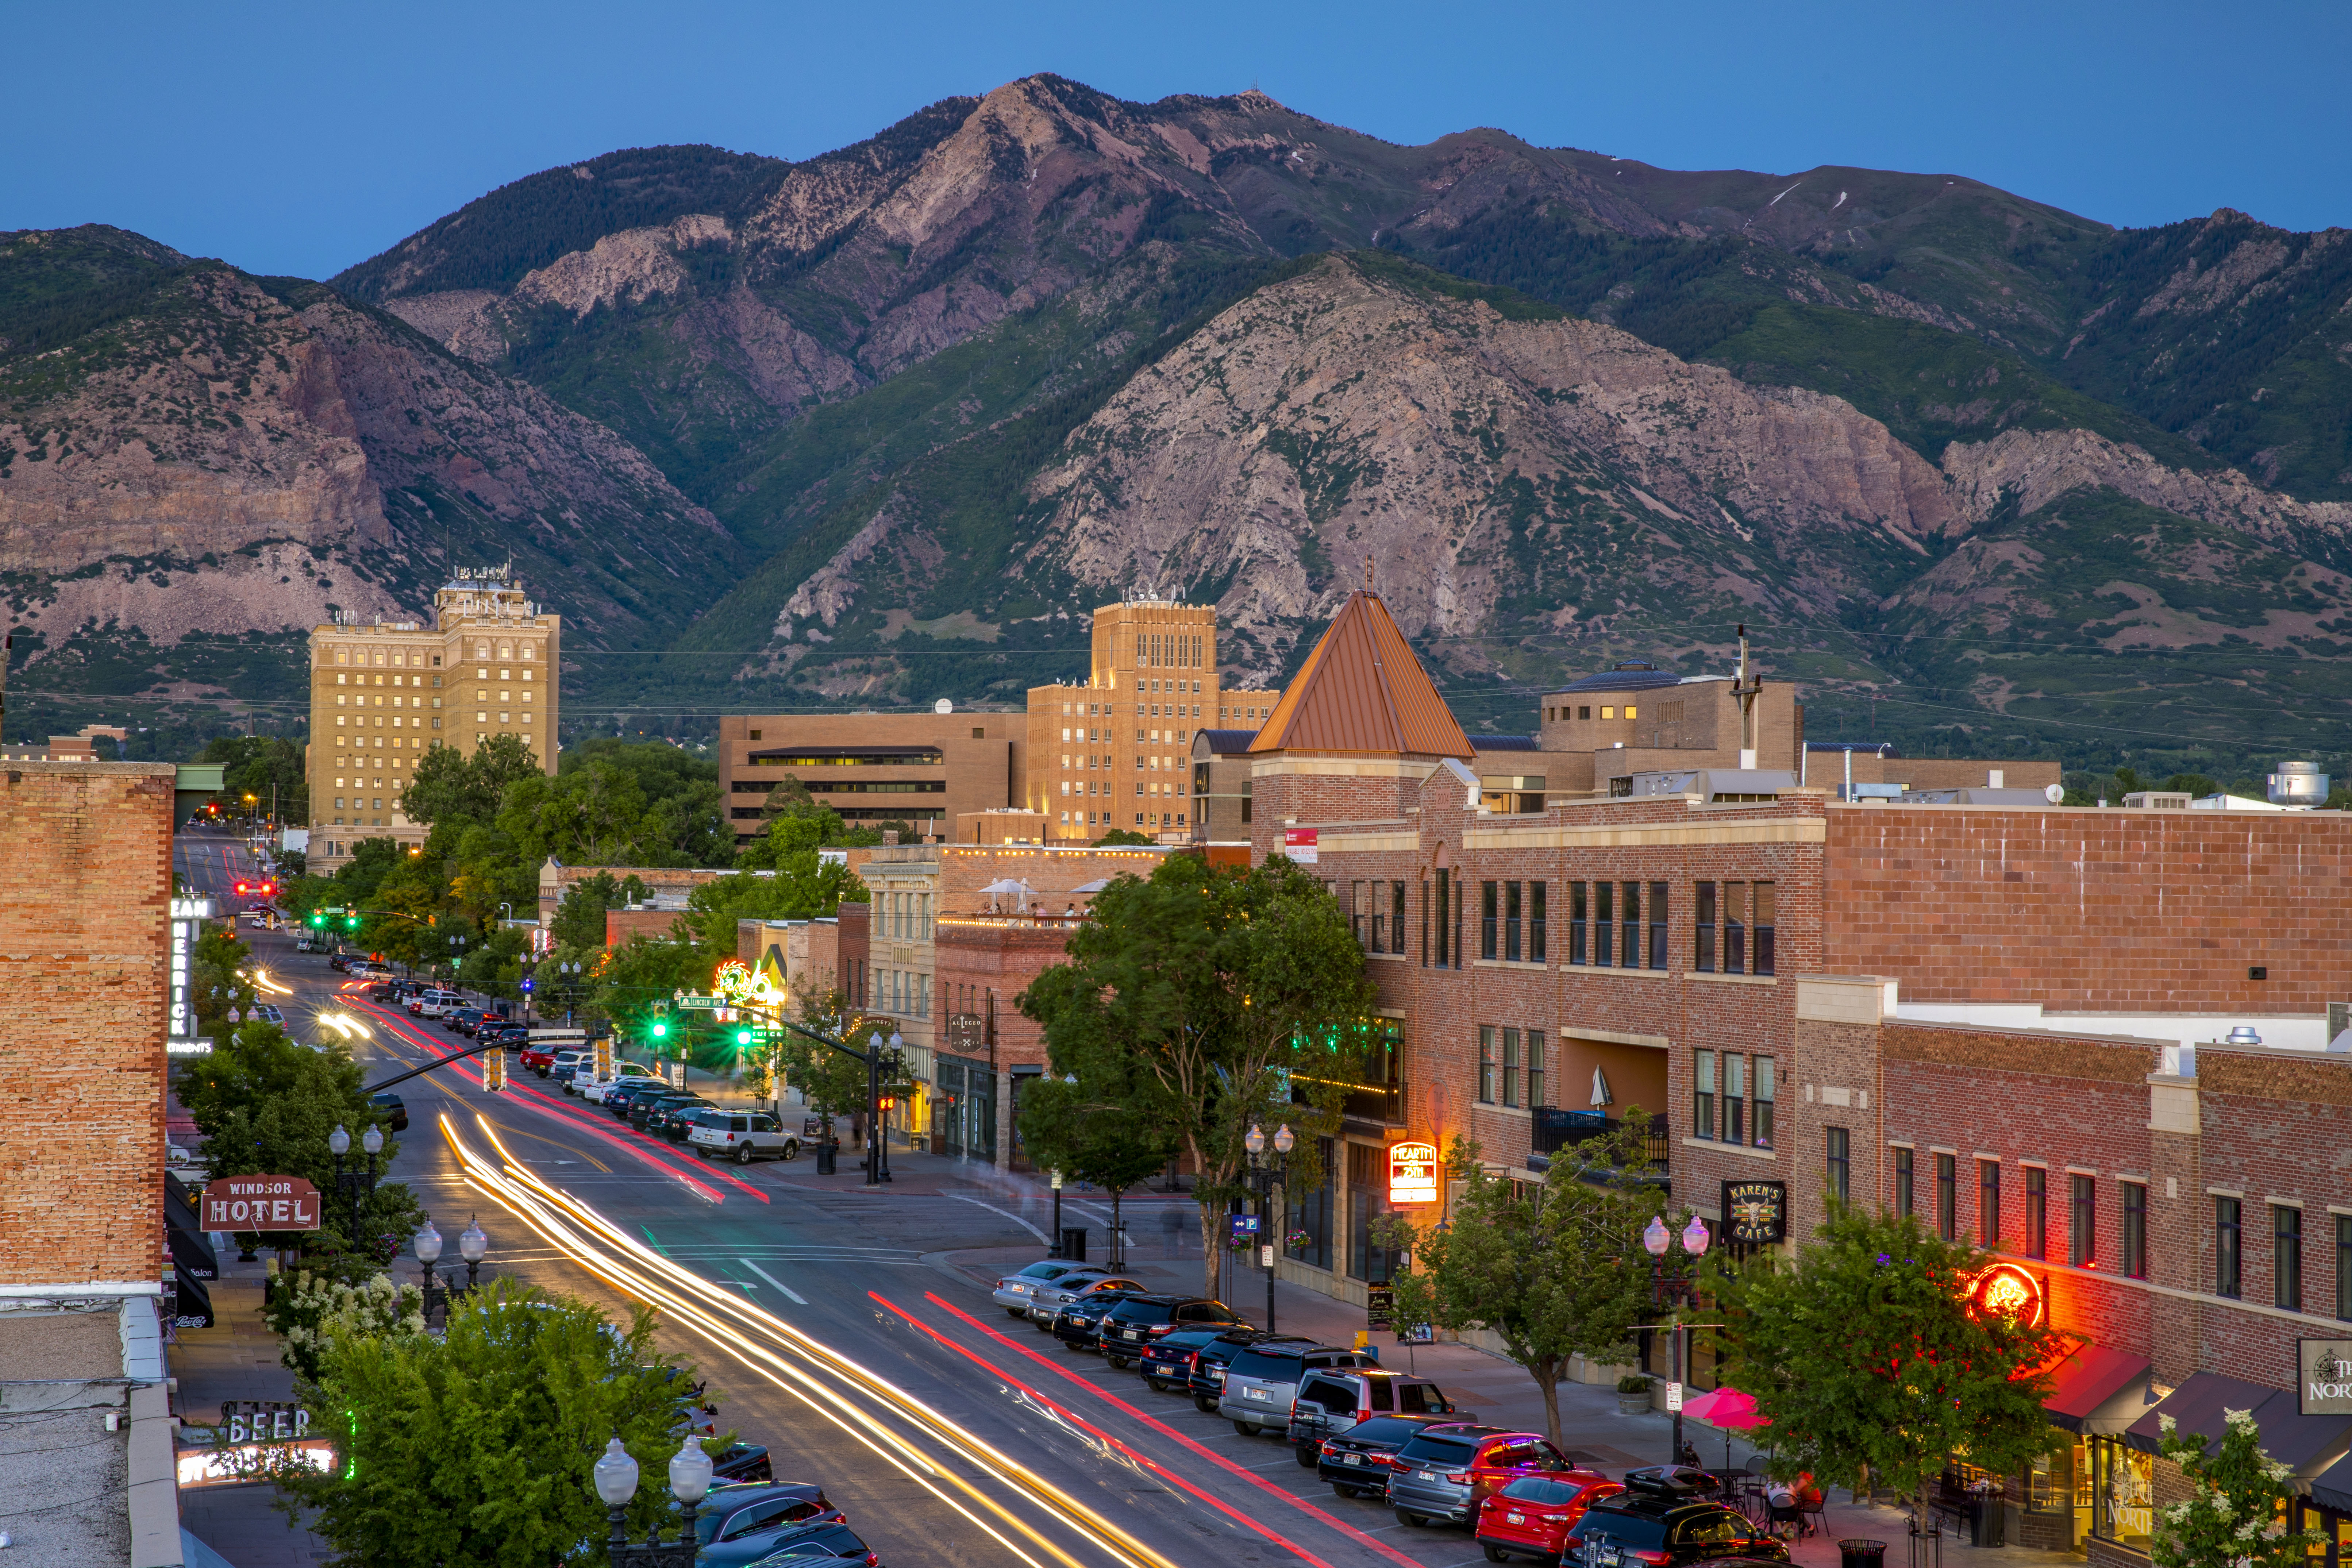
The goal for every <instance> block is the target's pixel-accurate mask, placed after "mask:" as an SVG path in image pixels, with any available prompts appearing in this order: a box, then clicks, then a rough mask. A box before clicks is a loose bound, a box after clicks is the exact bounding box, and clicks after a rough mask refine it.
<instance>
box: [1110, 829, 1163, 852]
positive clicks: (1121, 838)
mask: <svg viewBox="0 0 2352 1568" xmlns="http://www.w3.org/2000/svg"><path fill="white" fill-rule="evenodd" d="M1158 842H1159V840H1158V839H1156V838H1153V837H1151V836H1150V835H1149V834H1144V833H1138V832H1136V831H1135V830H1134V829H1133V828H1131V827H1114V828H1112V829H1111V830H1110V831H1109V832H1108V833H1106V834H1104V835H1103V836H1102V837H1100V838H1097V839H1096V840H1095V842H1094V847H1096V848H1097V849H1100V848H1102V847H1104V846H1106V845H1118V844H1157V843H1158Z"/></svg>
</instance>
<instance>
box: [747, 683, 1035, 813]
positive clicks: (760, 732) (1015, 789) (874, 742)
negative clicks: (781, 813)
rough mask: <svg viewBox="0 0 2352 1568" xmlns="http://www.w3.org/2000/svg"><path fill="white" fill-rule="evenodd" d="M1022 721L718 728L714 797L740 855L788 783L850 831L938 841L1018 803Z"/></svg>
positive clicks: (772, 717) (758, 722) (786, 721)
mask: <svg viewBox="0 0 2352 1568" xmlns="http://www.w3.org/2000/svg"><path fill="white" fill-rule="evenodd" d="M1027 733H1028V721H1027V720H1026V719H1024V717H1023V716H1022V715H1021V714H1018V713H984V712H972V713H957V712H953V711H950V712H945V713H941V712H938V711H936V710H934V711H928V712H920V713H781V714H779V713H771V714H765V715H751V716H747V715H740V714H739V715H736V716H733V717H730V718H725V719H721V720H720V721H719V794H720V795H721V797H722V798H723V799H724V800H725V802H726V806H727V816H728V820H729V822H730V824H731V825H732V826H733V827H734V829H735V842H736V844H737V846H738V847H740V846H742V845H745V844H749V843H750V842H751V840H752V839H754V838H756V837H759V836H760V834H761V832H763V831H765V828H766V817H767V805H768V795H769V793H770V792H771V791H772V790H773V789H774V788H775V787H776V785H777V784H779V783H781V782H782V780H783V779H784V778H786V777H787V776H789V777H792V778H796V779H798V780H799V781H800V782H801V783H802V784H803V785H805V786H806V787H807V789H808V792H809V794H810V795H814V796H815V797H816V799H817V800H818V801H820V802H821V803H823V804H824V805H829V806H831V807H833V809H834V810H835V811H836V812H839V813H840V814H841V817H842V820H843V821H845V822H847V823H849V824H850V825H851V826H857V827H871V826H877V824H880V823H884V822H904V823H906V824H907V825H908V830H909V831H910V832H911V833H912V834H913V835H916V836H929V835H934V834H937V835H941V836H944V834H945V833H946V832H947V831H948V830H949V826H950V825H951V824H953V823H954V821H955V819H956V818H957V817H958V816H961V815H963V814H964V813H966V812H974V811H987V810H990V809H999V810H1001V809H1003V807H1006V806H1011V805H1019V804H1020V803H1021V794H1022V779H1023V776H1024V771H1025V748H1026V742H1027Z"/></svg>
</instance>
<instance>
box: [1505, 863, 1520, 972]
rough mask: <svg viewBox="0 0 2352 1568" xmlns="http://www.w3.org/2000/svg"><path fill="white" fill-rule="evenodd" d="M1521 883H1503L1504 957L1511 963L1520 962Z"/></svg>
mask: <svg viewBox="0 0 2352 1568" xmlns="http://www.w3.org/2000/svg"><path fill="white" fill-rule="evenodd" d="M1519 897H1520V894H1519V884H1518V883H1517V882H1506V883H1504V884H1503V957H1504V959H1505V960H1506V961H1507V962H1508V963H1518V962H1519V951H1520V950H1519V922H1520V920H1521V918H1522V917H1521V915H1520V913H1519Z"/></svg>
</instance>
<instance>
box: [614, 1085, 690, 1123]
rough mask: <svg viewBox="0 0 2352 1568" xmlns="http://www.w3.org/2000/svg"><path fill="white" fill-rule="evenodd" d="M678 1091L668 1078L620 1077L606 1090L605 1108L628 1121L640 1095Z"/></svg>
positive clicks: (657, 1094) (655, 1094) (656, 1094)
mask: <svg viewBox="0 0 2352 1568" xmlns="http://www.w3.org/2000/svg"><path fill="white" fill-rule="evenodd" d="M675 1093H677V1089H674V1088H672V1087H671V1085H670V1081H669V1080H668V1079H663V1078H654V1077H651V1076H647V1077H645V1078H635V1077H631V1078H625V1079H616V1080H614V1082H613V1084H612V1085H611V1086H610V1087H608V1088H607V1089H606V1090H605V1091H604V1109H605V1110H609V1111H611V1112H612V1113H613V1114H614V1116H616V1117H618V1118H620V1119H621V1120H622V1121H627V1120H628V1119H629V1111H630V1110H631V1109H632V1107H634V1106H635V1103H636V1100H637V1097H638V1096H640V1095H647V1094H650V1095H654V1096H656V1097H658V1096H661V1095H665V1094H675Z"/></svg>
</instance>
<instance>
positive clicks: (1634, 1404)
mask: <svg viewBox="0 0 2352 1568" xmlns="http://www.w3.org/2000/svg"><path fill="white" fill-rule="evenodd" d="M1649 1409H1650V1392H1649V1390H1647V1389H1643V1391H1642V1392H1641V1393H1639V1394H1619V1395H1618V1396H1617V1414H1618V1415H1647V1414H1648V1413H1649Z"/></svg>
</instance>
